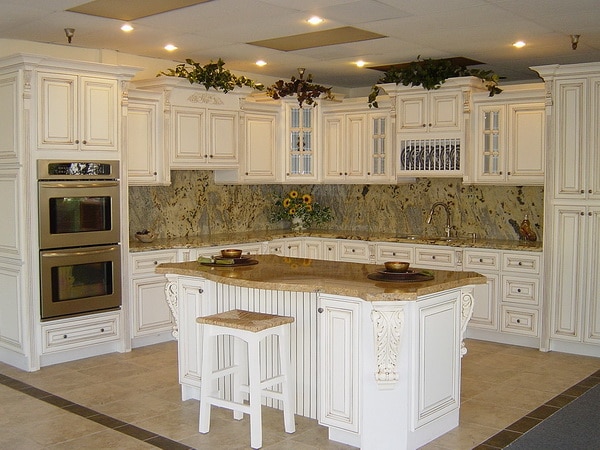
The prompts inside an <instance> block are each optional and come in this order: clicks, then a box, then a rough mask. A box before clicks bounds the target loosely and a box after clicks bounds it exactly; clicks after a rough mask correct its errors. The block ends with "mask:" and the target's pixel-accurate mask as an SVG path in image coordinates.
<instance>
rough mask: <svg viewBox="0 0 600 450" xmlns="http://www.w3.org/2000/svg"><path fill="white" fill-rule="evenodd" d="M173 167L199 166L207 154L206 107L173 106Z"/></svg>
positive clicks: (187, 167)
mask: <svg viewBox="0 0 600 450" xmlns="http://www.w3.org/2000/svg"><path fill="white" fill-rule="evenodd" d="M172 114H173V120H172V123H173V144H172V148H171V161H170V166H171V168H181V169H189V168H190V165H191V166H194V167H199V166H201V165H202V163H203V162H204V159H205V155H206V147H205V142H206V135H205V130H206V114H205V110H204V109H198V108H195V109H192V108H182V107H177V106H174V107H173V111H172Z"/></svg>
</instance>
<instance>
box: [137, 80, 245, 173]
mask: <svg viewBox="0 0 600 450" xmlns="http://www.w3.org/2000/svg"><path fill="white" fill-rule="evenodd" d="M135 87H136V88H138V89H143V90H152V91H155V92H162V93H163V94H164V96H165V103H164V116H163V117H164V130H165V145H166V149H165V151H166V152H167V154H168V161H169V168H170V169H182V170H193V169H232V168H237V167H238V165H239V158H238V146H239V108H240V105H239V101H240V98H241V97H243V96H245V95H247V94H248V92H249V91H248V90H245V89H243V88H242V89H236V90H235V91H232V92H228V93H226V94H224V93H221V92H217V91H214V90H209V91H207V90H206V89H205V88H204V87H203V86H199V85H198V86H192V85H190V83H189V81H187V80H186V79H183V78H178V77H167V76H165V77H157V78H156V79H152V80H144V81H139V82H136V83H135Z"/></svg>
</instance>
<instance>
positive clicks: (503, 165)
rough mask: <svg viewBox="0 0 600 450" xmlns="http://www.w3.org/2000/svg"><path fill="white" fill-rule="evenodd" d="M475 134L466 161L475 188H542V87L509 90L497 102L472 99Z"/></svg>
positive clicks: (483, 97)
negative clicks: (503, 186) (536, 186)
mask: <svg viewBox="0 0 600 450" xmlns="http://www.w3.org/2000/svg"><path fill="white" fill-rule="evenodd" d="M474 104H475V126H474V131H475V134H474V136H473V138H472V142H473V147H472V152H471V156H470V157H469V161H468V162H469V167H470V168H471V170H470V172H471V176H470V178H466V177H465V181H466V182H472V183H476V184H495V185H497V184H508V185H511V184H512V185H536V184H537V185H543V184H544V172H545V155H546V140H545V135H546V113H545V104H544V89H543V85H541V86H539V87H535V88H530V87H527V86H515V87H512V88H511V87H509V88H508V89H507V92H506V93H505V92H502V96H501V97H500V98H498V99H496V97H494V98H493V99H491V98H490V97H489V96H484V95H483V94H476V95H475V96H474Z"/></svg>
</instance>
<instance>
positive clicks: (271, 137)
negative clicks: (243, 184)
mask: <svg viewBox="0 0 600 450" xmlns="http://www.w3.org/2000/svg"><path fill="white" fill-rule="evenodd" d="M244 123H245V125H244V163H243V167H244V175H243V178H244V179H245V180H255V181H265V182H274V181H277V179H278V177H277V170H278V165H277V164H278V158H277V150H278V147H277V114H268V113H246V115H245V120H244Z"/></svg>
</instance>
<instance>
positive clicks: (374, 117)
mask: <svg viewBox="0 0 600 450" xmlns="http://www.w3.org/2000/svg"><path fill="white" fill-rule="evenodd" d="M380 105H381V106H380V107H379V108H378V109H372V110H369V109H368V108H367V107H366V106H365V102H364V99H360V100H359V101H346V102H343V103H337V104H325V105H323V106H322V108H323V112H322V123H323V129H322V134H323V135H322V142H323V145H322V148H323V152H322V168H323V169H322V181H323V182H326V183H391V182H393V180H394V177H393V171H392V140H393V132H392V130H393V127H392V123H391V122H392V118H391V107H390V104H389V102H380Z"/></svg>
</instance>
